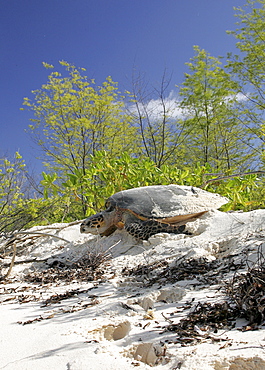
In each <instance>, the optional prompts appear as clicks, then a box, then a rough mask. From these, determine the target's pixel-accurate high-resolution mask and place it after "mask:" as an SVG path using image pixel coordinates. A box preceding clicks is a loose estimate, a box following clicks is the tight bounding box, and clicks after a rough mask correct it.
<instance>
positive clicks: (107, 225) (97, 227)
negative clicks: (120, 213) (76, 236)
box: [80, 211, 117, 236]
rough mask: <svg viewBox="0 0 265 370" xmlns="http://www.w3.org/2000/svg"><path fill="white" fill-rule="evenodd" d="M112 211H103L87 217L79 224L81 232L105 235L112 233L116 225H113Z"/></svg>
mask: <svg viewBox="0 0 265 370" xmlns="http://www.w3.org/2000/svg"><path fill="white" fill-rule="evenodd" d="M113 213H114V212H113V211H112V212H108V211H103V212H99V213H97V214H96V215H93V216H90V217H88V218H87V219H86V220H85V221H83V222H82V223H81V225H80V232H81V233H91V234H94V235H101V236H107V235H110V234H112V233H113V232H114V231H115V230H116V229H117V227H116V226H115V225H114V223H113V221H114V215H113Z"/></svg>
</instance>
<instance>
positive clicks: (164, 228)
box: [125, 220, 190, 240]
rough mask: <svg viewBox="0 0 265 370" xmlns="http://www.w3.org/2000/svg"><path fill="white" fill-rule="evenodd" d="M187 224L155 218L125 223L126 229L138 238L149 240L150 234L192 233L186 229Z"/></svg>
mask: <svg viewBox="0 0 265 370" xmlns="http://www.w3.org/2000/svg"><path fill="white" fill-rule="evenodd" d="M185 227H186V226H185V225H181V226H179V225H177V226H174V225H169V224H165V223H161V222H157V221H155V220H148V221H143V222H131V223H129V224H125V230H126V231H127V232H128V233H129V234H130V235H132V236H133V237H135V238H136V239H142V240H147V239H149V238H150V236H152V235H155V234H158V233H163V232H165V233H171V234H186V235H190V233H189V232H187V231H185Z"/></svg>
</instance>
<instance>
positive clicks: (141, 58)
mask: <svg viewBox="0 0 265 370" xmlns="http://www.w3.org/2000/svg"><path fill="white" fill-rule="evenodd" d="M245 3H246V1H245V0H0V46H1V53H0V82H1V83H0V102H1V110H0V156H3V155H6V154H8V155H10V156H12V155H13V153H14V152H15V151H17V150H19V151H20V153H21V154H22V156H23V157H24V159H25V160H26V162H27V163H28V164H29V165H30V166H31V167H33V168H34V167H35V168H36V169H39V163H38V160H37V159H35V157H37V156H38V154H39V153H38V150H37V149H36V147H35V146H34V145H35V144H33V143H32V141H31V139H30V137H29V136H28V134H26V133H25V129H26V128H27V126H28V124H29V118H30V117H31V115H30V114H29V113H28V112H23V111H21V110H20V107H21V106H22V101H23V97H29V98H31V97H32V95H31V91H32V90H35V89H38V88H40V87H41V85H42V84H43V83H46V81H47V76H48V73H49V71H47V70H46V69H45V68H44V67H43V66H42V62H47V63H50V64H53V65H54V66H55V67H57V66H58V61H59V60H66V61H68V62H70V63H72V64H75V65H76V66H77V67H84V68H86V70H87V71H86V75H87V76H88V77H89V78H94V79H95V80H96V82H97V83H98V84H101V83H102V81H103V80H105V78H106V77H107V76H111V77H112V79H113V80H114V81H116V82H118V83H119V88H120V90H126V89H128V90H130V85H131V78H132V73H133V70H134V69H136V70H137V71H138V72H140V73H143V74H145V75H146V79H147V80H148V81H150V83H151V84H156V83H158V81H159V80H161V77H162V74H163V72H164V70H165V69H167V71H168V73H169V74H172V80H171V85H172V86H171V89H174V86H175V85H180V84H181V83H182V82H183V76H184V72H185V71H186V67H185V62H188V61H189V59H190V58H191V57H193V55H194V53H193V45H199V46H200V47H201V48H204V49H206V50H207V51H208V52H209V53H210V54H211V55H212V56H215V57H217V56H226V53H227V52H230V51H232V52H235V53H236V52H237V50H236V48H235V39H234V38H233V37H232V36H229V35H227V34H226V30H234V29H235V28H236V24H235V23H236V21H237V18H236V17H235V16H234V14H235V11H234V10H233V7H238V6H241V7H243V6H244V4H245Z"/></svg>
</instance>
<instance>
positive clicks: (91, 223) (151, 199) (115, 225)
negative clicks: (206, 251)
mask: <svg viewBox="0 0 265 370" xmlns="http://www.w3.org/2000/svg"><path fill="white" fill-rule="evenodd" d="M227 202H228V199H227V198H225V197H222V196H220V195H219V194H214V193H210V192H208V191H205V190H202V189H200V188H195V187H192V186H180V185H174V184H172V185H154V186H144V187H139V188H133V189H128V190H123V191H120V192H118V193H116V194H114V195H112V196H111V197H109V198H108V199H107V201H106V209H105V210H104V211H102V212H99V213H97V214H95V215H93V216H90V217H88V218H87V219H86V220H84V221H83V222H82V224H81V226H80V232H81V233H91V234H99V235H101V236H108V235H111V234H112V233H113V232H114V231H115V230H117V229H123V228H124V229H125V230H126V231H127V232H128V233H129V234H131V235H132V236H134V237H135V238H137V239H141V240H147V239H148V238H149V237H150V236H152V235H155V234H157V233H159V232H166V233H174V234H190V233H188V232H187V231H185V225H186V223H187V222H191V221H194V220H195V219H197V218H198V217H200V216H202V215H203V214H204V213H206V212H207V211H209V210H211V209H218V208H219V207H221V206H222V205H223V204H226V203H227Z"/></svg>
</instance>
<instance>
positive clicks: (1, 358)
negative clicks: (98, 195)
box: [0, 210, 265, 370]
mask: <svg viewBox="0 0 265 370" xmlns="http://www.w3.org/2000/svg"><path fill="white" fill-rule="evenodd" d="M57 226H58V225H57ZM35 229H39V231H41V230H43V227H40V228H35ZM189 229H190V230H191V231H192V233H193V235H192V236H186V235H170V234H163V235H162V234H158V235H156V236H153V237H151V238H150V239H149V241H147V242H144V243H143V244H141V243H140V244H136V243H135V241H134V240H133V239H132V238H130V237H129V236H128V235H127V234H126V233H125V232H116V233H115V234H113V235H112V236H110V237H104V238H98V237H95V236H91V235H83V234H82V235H81V234H80V233H79V226H78V225H75V226H69V227H66V228H64V229H63V230H61V231H56V230H53V229H51V230H50V231H49V232H53V233H56V235H58V236H60V237H62V238H65V239H67V240H69V241H70V243H66V242H63V241H62V240H58V239H54V238H49V237H47V238H43V239H42V240H41V241H37V242H36V243H35V245H34V246H29V247H28V248H27V249H26V250H25V251H24V253H23V254H22V255H21V256H19V255H18V257H17V259H16V261H19V260H23V259H24V260H25V259H26V260H27V259H31V258H37V259H43V258H47V257H49V256H54V255H58V256H57V257H56V259H61V260H62V261H69V262H72V261H75V260H77V259H78V258H80V257H82V256H85V255H86V254H87V251H88V250H92V251H94V252H95V251H96V252H100V251H104V250H109V252H110V253H112V259H111V260H110V261H109V264H108V265H107V266H106V268H105V269H106V271H105V275H104V277H103V279H102V280H101V281H87V282H79V283H78V282H75V281H72V282H71V283H69V284H66V283H65V282H63V281H62V282H60V283H53V284H52V283H51V284H41V283H39V284H33V283H31V284H30V283H26V282H23V276H24V274H25V273H27V272H29V271H33V269H34V268H35V269H39V268H41V266H42V264H41V263H35V264H34V263H28V264H18V265H15V266H14V268H13V270H12V275H11V277H10V279H8V281H7V282H5V281H2V284H1V286H0V292H1V295H0V320H1V330H0V369H5V370H13V369H19V370H33V369H34V370H36V369H37V370H44V369H47V370H52V369H56V370H67V369H68V370H99V369H100V370H104V369H106V370H109V369H110V370H111V369H113V370H114V369H115V370H119V369H122V370H124V369H134V368H139V369H149V368H150V367H151V366H152V367H155V368H156V369H158V370H160V369H161V370H162V369H163V370H167V369H178V368H181V369H185V370H187V369H189V370H198V369H203V370H208V369H209V370H210V369H211V370H213V369H214V370H221V369H225V370H226V369H227V370H228V369H229V370H239V369H242V370H243V369H255V370H261V369H265V330H264V329H263V328H262V327H261V328H260V329H259V330H255V331H245V332H242V331H240V330H238V329H237V328H234V329H230V330H228V329H223V330H218V332H217V333H213V332H212V331H211V332H210V334H211V335H212V336H215V337H216V338H220V339H228V340H224V341H220V342H218V341H212V340H211V339H204V340H203V341H202V342H201V343H199V344H198V343H197V344H192V345H190V346H181V344H179V343H173V342H174V341H175V339H176V338H177V333H175V332H169V331H164V327H166V326H168V325H169V323H170V322H172V323H177V322H178V321H179V320H180V319H181V318H182V317H183V316H184V315H186V314H187V313H188V312H189V309H186V310H184V309H182V310H181V309H179V310H178V309H177V308H178V307H184V306H185V303H186V302H187V301H190V300H192V299H194V302H193V304H195V303H196V302H205V301H207V302H211V303H215V302H218V301H220V300H222V299H223V298H224V296H223V293H222V291H220V290H219V286H220V284H222V279H223V278H222V277H221V276H220V282H219V284H217V285H209V284H207V283H205V284H202V283H199V282H198V281H197V280H196V279H194V280H182V281H179V282H175V283H173V284H170V283H167V284H166V285H163V284H161V282H159V283H158V284H153V285H151V286H149V287H144V283H145V282H147V281H148V276H146V275H145V276H144V278H143V279H142V280H141V276H138V281H137V280H135V278H133V277H131V276H124V275H123V274H122V270H124V269H127V270H128V269H130V268H133V267H137V266H138V265H146V264H150V263H153V262H156V261H162V262H163V261H168V262H170V263H172V264H174V261H176V260H178V259H180V258H183V259H184V258H198V257H206V258H207V259H209V261H211V260H215V259H218V258H223V261H224V263H227V262H226V261H228V259H227V258H226V257H228V256H234V259H235V262H237V261H240V260H242V258H244V256H246V255H247V258H248V261H249V265H252V264H253V263H255V262H256V261H257V257H258V255H259V253H258V252H261V251H263V254H264V255H265V210H257V211H252V212H248V213H240V212H238V213H222V212H219V211H211V212H209V213H208V214H206V215H204V216H203V217H202V218H201V219H198V220H196V221H195V222H194V223H190V224H189ZM246 251H248V252H247V253H246ZM53 259H54V257H53V258H52V259H51V261H52V260H53ZM7 261H9V260H8V259H7V260H6V262H7ZM4 272H5V270H3V273H4ZM154 272H155V271H154ZM154 272H153V273H154ZM233 274H234V271H231V272H228V273H227V274H226V275H225V279H229V278H232V277H233ZM78 288H79V289H80V290H85V292H83V293H80V294H77V295H76V296H74V297H71V298H68V299H64V300H61V301H60V302H58V303H56V302H55V303H52V304H50V305H47V306H44V307H43V301H44V300H45V299H47V298H49V297H51V296H52V295H53V294H55V293H57V294H62V293H64V292H67V291H70V290H72V289H78ZM22 295H24V300H26V299H25V297H26V296H27V295H28V296H29V302H27V303H19V301H21V297H22ZM34 295H35V296H36V300H35V301H33V300H32V296H34ZM93 302H94V303H95V304H93ZM86 304H87V306H86V308H84V309H82V306H84V305H86ZM124 304H126V305H127V306H124ZM130 308H131V309H130ZM34 319H38V320H39V321H37V320H35V321H33V322H31V323H28V324H26V325H22V324H21V323H19V322H22V323H25V322H26V321H28V320H34ZM170 320H171V321H170ZM246 323H247V322H240V321H239V322H238V323H237V326H242V324H246ZM198 331H199V332H200V329H199V328H198ZM201 334H203V333H201Z"/></svg>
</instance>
